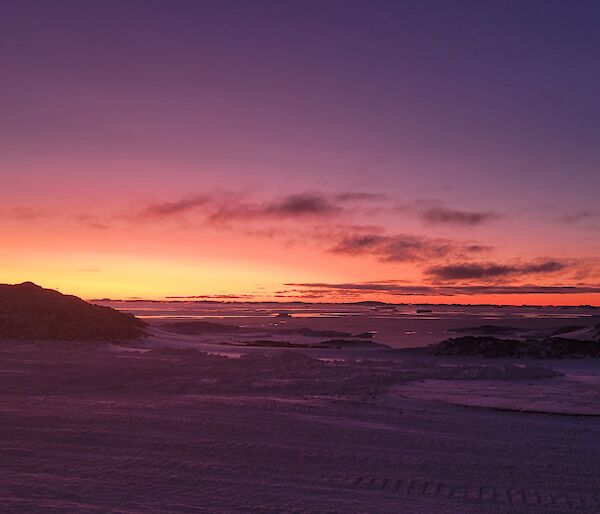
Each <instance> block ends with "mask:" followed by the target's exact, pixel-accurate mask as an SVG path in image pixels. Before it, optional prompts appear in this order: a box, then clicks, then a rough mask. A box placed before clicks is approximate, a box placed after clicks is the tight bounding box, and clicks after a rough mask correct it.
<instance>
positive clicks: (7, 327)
mask: <svg viewBox="0 0 600 514" xmlns="http://www.w3.org/2000/svg"><path fill="white" fill-rule="evenodd" d="M145 327H146V324H145V323H144V322H143V321H142V320H140V319H138V318H136V317H135V316H133V315H132V314H126V313H123V312H119V311H117V310H115V309H111V308H110V307H101V306H99V305H92V304H90V303H87V302H85V301H83V300H82V299H80V298H77V297H76V296H70V295H64V294H62V293H59V292H58V291H54V290H52V289H44V288H42V287H40V286H38V285H36V284H33V283H32V282H24V283H22V284H15V285H9V284H0V340H31V341H42V340H55V341H111V340H125V339H134V338H137V337H140V336H142V335H143V334H144V329H145Z"/></svg>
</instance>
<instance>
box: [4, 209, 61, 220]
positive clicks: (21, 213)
mask: <svg viewBox="0 0 600 514" xmlns="http://www.w3.org/2000/svg"><path fill="white" fill-rule="evenodd" d="M50 214H51V213H50V212H49V211H46V210H42V209H36V208H33V207H25V206H17V207H8V208H6V209H2V210H0V217H1V218H4V219H12V220H17V221H37V220H39V219H41V218H46V217H48V216H49V215H50Z"/></svg>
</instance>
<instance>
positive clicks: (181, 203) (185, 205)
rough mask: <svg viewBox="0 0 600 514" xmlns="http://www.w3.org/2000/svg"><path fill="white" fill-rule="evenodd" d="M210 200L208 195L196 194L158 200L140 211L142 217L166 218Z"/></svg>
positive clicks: (190, 209) (205, 203)
mask: <svg viewBox="0 0 600 514" xmlns="http://www.w3.org/2000/svg"><path fill="white" fill-rule="evenodd" d="M209 201H210V197H209V196H208V195H195V196H188V197H186V198H181V199H179V200H176V201H174V202H158V203H154V204H152V205H149V206H148V207H146V208H145V209H143V210H142V212H141V213H140V217H142V218H164V217H170V216H175V215H177V214H183V213H186V212H189V211H192V210H194V209H196V208H198V207H201V206H204V205H207V204H208V203H209Z"/></svg>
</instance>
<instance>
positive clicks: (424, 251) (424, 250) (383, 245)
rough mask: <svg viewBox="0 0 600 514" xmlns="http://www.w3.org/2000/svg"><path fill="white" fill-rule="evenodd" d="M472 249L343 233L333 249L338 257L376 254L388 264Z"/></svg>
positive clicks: (405, 238)
mask: <svg viewBox="0 0 600 514" xmlns="http://www.w3.org/2000/svg"><path fill="white" fill-rule="evenodd" d="M471 246H473V245H466V246H465V245H462V244H461V243H457V242H454V241H450V240H447V239H436V238H427V237H424V236H417V235H412V234H395V235H384V234H381V233H357V234H348V235H344V234H342V235H341V236H339V237H338V240H337V242H336V243H335V245H334V246H332V247H331V248H330V249H329V250H330V251H331V252H333V253H338V254H347V255H374V256H376V257H377V258H378V259H379V260H381V261H384V262H420V261H425V260H430V259H440V258H443V257H448V256H450V255H454V254H457V255H458V254H461V253H465V252H466V253H469V252H470V251H471V250H469V247H471Z"/></svg>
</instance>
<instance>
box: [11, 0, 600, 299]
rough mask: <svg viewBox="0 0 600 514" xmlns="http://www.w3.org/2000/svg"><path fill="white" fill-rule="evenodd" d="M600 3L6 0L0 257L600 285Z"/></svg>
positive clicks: (194, 272) (145, 285)
mask: <svg viewBox="0 0 600 514" xmlns="http://www.w3.org/2000/svg"><path fill="white" fill-rule="evenodd" d="M599 26H600V3H598V2H592V1H590V2H585V1H578V2H567V1H540V2H536V1H529V2H523V1H505V2H479V1H460V0H458V1H437V2H433V1H426V0H425V1H424V0H415V1H390V2H386V1H368V2H367V1H360V2H356V1H352V0H344V1H333V0H327V1H297V2H291V1H285V0H284V1H281V0H279V1H263V0H256V1H227V0H219V1H189V2H188V1H178V0H174V1H166V0H165V1H152V0H144V1H142V0H140V1H134V0H129V1H122V0H115V1H103V2H95V3H91V2H85V1H69V2H67V1H60V0H55V1H52V2H48V1H29V0H23V1H16V0H15V1H3V2H1V3H0V63H1V65H2V68H1V75H0V116H1V123H0V156H1V159H0V236H1V241H2V243H1V245H0V282H3V283H15V282H23V281H27V280H31V281H34V282H36V283H39V284H40V285H43V286H44V287H51V288H58V289H59V290H61V291H62V292H68V293H73V294H77V295H79V296H83V297H85V298H98V297H111V298H130V297H143V298H164V297H186V296H197V297H200V298H217V299H220V298H223V299H235V298H238V299H244V300H245V299H250V300H251V299H258V300H263V299H270V300H273V299H275V300H282V301H285V300H290V299H306V300H311V301H324V300H333V301H355V300H366V299H371V300H385V301H393V302H444V303H446V302H451V303H461V302H465V303H516V304H522V303H527V304H595V305H600V207H599V206H598V198H599V192H600V94H599V91H600V66H599V65H598V63H599V62H600V30H598V27H599Z"/></svg>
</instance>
